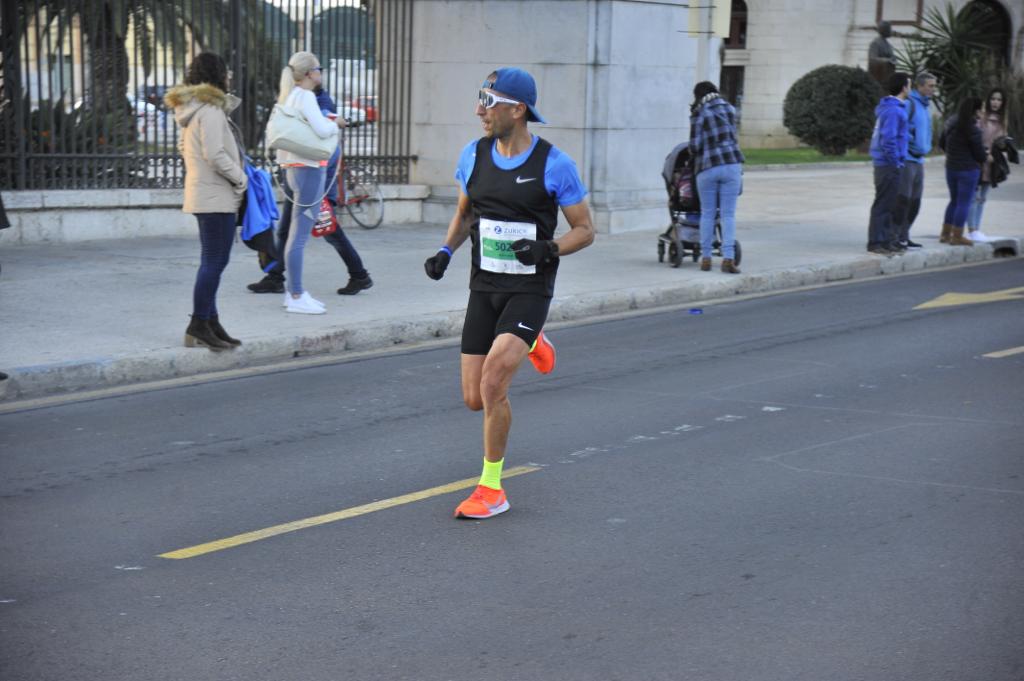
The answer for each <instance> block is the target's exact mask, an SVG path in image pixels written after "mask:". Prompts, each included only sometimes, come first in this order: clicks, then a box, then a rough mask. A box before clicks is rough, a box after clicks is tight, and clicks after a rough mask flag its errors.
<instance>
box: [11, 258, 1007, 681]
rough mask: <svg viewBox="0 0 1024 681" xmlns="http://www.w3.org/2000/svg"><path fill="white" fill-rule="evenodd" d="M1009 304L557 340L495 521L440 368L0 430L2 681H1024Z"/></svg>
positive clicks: (605, 325) (597, 331)
mask: <svg viewBox="0 0 1024 681" xmlns="http://www.w3.org/2000/svg"><path fill="white" fill-rule="evenodd" d="M1021 286H1024V262H1022V261H1020V260H1014V261H1007V262H997V263H992V264H986V265H983V266H974V267H966V268H961V269H956V270H948V271H943V272H936V273H929V274H925V275H919V276H907V277H887V278H885V279H881V280H875V281H871V282H866V283H859V284H851V285H843V286H835V287H827V288H820V289H815V290H809V291H803V292H797V293H790V294H785V295H777V296H772V297H762V298H755V299H748V300H740V301H735V302H730V303H724V304H716V305H710V306H707V307H705V308H704V309H703V310H702V313H701V314H693V313H691V311H690V310H686V309H682V310H676V311H672V312H667V313H661V314H655V315H646V316H635V317H631V318H625V319H620V320H617V321H609V322H601V323H593V324H580V325H575V326H569V327H563V328H559V329H555V330H553V331H552V332H551V335H552V338H553V339H554V341H555V343H556V344H557V347H558V351H559V364H558V368H557V370H556V372H555V373H553V374H552V375H550V376H548V377H540V376H538V375H536V374H535V373H533V371H532V369H530V368H529V367H528V366H527V367H524V369H523V371H522V372H521V374H520V376H519V377H517V379H516V383H515V385H514V388H513V397H512V401H513V409H514V424H513V435H512V441H511V446H510V453H509V460H508V463H507V467H509V468H512V467H517V466H524V465H529V466H530V467H531V470H529V471H528V472H524V473H523V474H521V475H518V476H516V477H513V478H510V479H508V480H507V482H506V484H505V487H506V489H507V490H508V494H509V499H510V502H511V504H512V510H511V511H510V512H509V513H506V514H504V515H502V516H499V517H497V518H494V519H491V520H488V521H483V522H475V521H456V520H453V519H452V518H451V512H452V510H453V508H454V506H455V505H456V504H457V503H458V501H459V500H460V499H461V498H462V497H463V496H465V494H466V493H467V492H466V490H458V491H451V492H448V493H442V491H438V490H436V489H435V488H437V487H439V486H443V485H447V484H449V483H453V482H456V481H460V480H464V479H468V478H475V477H476V476H477V475H478V474H479V467H480V458H481V451H480V444H479V443H480V415H479V414H474V413H471V412H468V411H467V410H466V409H465V408H464V407H463V406H462V404H461V400H460V397H459V378H458V375H457V371H458V354H457V348H455V347H454V346H451V345H447V346H439V347H433V348H429V349H425V350H419V351H414V352H404V353H396V354H388V355H382V356H379V357H375V358H370V359H364V360H360V361H350V362H346V363H341V364H336V365H330V366H321V367H316V368H310V369H303V370H297V371H291V370H290V371H278V372H274V373H268V374H265V375H259V376H255V377H250V378H244V379H236V380H226V381H220V382H212V383H207V384H202V385H196V386H190V387H182V388H174V389H164V390H156V391H150V392H139V393H136V394H132V395H126V396H122V397H117V398H109V399H99V400H92V401H83V402H77V403H72V404H64V405H59V406H53V407H47V408H38V409H33V410H30V411H21V412H14V413H7V414H4V415H0V471H2V481H0V678H3V679H4V680H5V681H22V680H29V679H32V680H35V679H40V680H41V679H60V680H61V681H72V680H76V679H89V680H95V679H103V680H105V681H113V680H121V679H124V680H128V679H132V680H136V679H145V680H147V681H159V680H163V679H181V680H190V681H196V680H205V679H211V680H214V679H215V680H218V681H219V680H230V679H239V680H245V681H256V680H260V681H262V680H275V681H276V680H297V681H320V680H324V681H326V680H355V681H362V680H376V679H387V680H393V679H417V680H419V679H422V680H425V681H433V680H443V679H453V680H458V681H461V680H468V679H488V680H493V681H502V680H520V679H521V680H547V679H552V680H559V681H561V680H577V679H578V680H581V681H583V680H587V681H605V680H607V681H611V680H613V679H620V680H622V681H634V680H648V679H651V680H653V679H666V680H669V679H671V680H673V681H675V680H680V679H686V680H704V679H708V680H726V681H728V680H733V679H736V680H739V679H743V680H748V679H750V680H765V681H768V680H779V681H803V680H807V681H822V680H824V679H828V680H829V681H843V680H854V679H863V680H865V681H876V680H890V679H900V680H911V681H916V680H921V681H925V680H927V681H936V680H941V679H949V680H955V681H970V680H978V681H1003V680H1007V681H1009V680H1015V681H1020V679H1024V644H1022V641H1024V607H1022V606H1024V595H1022V594H1024V571H1022V565H1024V435H1022V426H1024V411H1022V409H1021V404H1022V403H1024V402H1022V399H1024V380H1022V369H1024V353H1017V354H1005V355H1003V356H995V357H986V356H985V355H986V354H990V353H998V352H999V351H1004V350H1009V349H1012V348H1020V347H1021V346H1024V301H1022V299H1021V298H1020V297H1015V296H1020V292H1017V293H1015V294H1013V293H1011V294H1010V295H1008V296H1006V297H1007V298H1008V299H1006V300H995V301H992V302H985V303H975V304H962V305H954V306H947V307H937V308H931V309H920V310H914V309H913V308H914V307H916V306H917V305H920V304H922V303H925V302H927V301H930V300H933V299H935V298H937V297H938V296H940V295H942V294H946V293H949V292H957V293H975V294H980V293H987V292H993V291H1003V290H1007V289H1015V288H1019V287H1021ZM532 469H536V470H532ZM424 490H426V491H425V492H424V493H423V494H422V495H418V497H416V498H413V499H410V498H408V497H405V496H404V495H410V494H413V493H417V492H422V491H424ZM414 496H415V495H414ZM419 497H422V498H419ZM396 498H398V499H397V500H396V501H394V502H389V503H390V504H391V505H390V507H387V508H381V509H379V510H374V509H375V508H377V507H370V508H364V509H362V510H364V511H367V512H364V513H362V514H360V515H354V513H355V512H353V513H352V514H350V515H353V517H343V518H341V519H335V520H334V521H333V522H321V523H320V524H314V525H312V526H310V527H305V528H303V529H295V530H294V531H291V532H287V533H282V534H277V535H276V536H269V537H266V538H261V539H258V540H255V541H251V542H249V543H244V544H240V545H234V546H228V547H226V548H222V549H221V550H215V551H210V552H208V553H203V554H201V555H195V556H193V557H186V558H177V559H174V558H165V557H160V554H165V553H168V552H172V551H175V550H179V549H185V548H188V547H194V546H197V545H203V544H204V543H207V542H212V541H214V540H220V539H224V538H229V537H233V536H235V535H238V534H240V533H247V532H251V531H256V530H261V529H264V528H270V527H275V526H279V525H280V524H282V523H288V522H291V521H299V520H303V519H307V518H314V517H317V516H321V515H323V514H330V513H333V512H336V511H344V510H346V509H352V508H355V507H360V506H363V505H366V504H371V503H372V502H376V501H381V500H393V499H396ZM383 506H388V504H383ZM342 515H345V514H342ZM320 520H321V521H323V520H324V519H323V518H321V519H320Z"/></svg>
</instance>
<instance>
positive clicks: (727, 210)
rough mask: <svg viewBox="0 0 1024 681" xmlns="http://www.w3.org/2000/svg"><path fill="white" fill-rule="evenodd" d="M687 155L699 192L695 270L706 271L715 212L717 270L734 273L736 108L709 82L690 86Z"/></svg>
mask: <svg viewBox="0 0 1024 681" xmlns="http://www.w3.org/2000/svg"><path fill="white" fill-rule="evenodd" d="M690 157H691V158H692V159H693V164H694V167H693V172H694V175H696V177H697V192H698V193H699V194H700V206H701V211H700V252H701V261H700V269H701V270H702V271H704V272H708V271H710V270H711V244H712V242H713V241H714V239H715V211H716V209H719V210H720V211H721V222H722V271H723V272H726V273H729V274H739V273H740V270H739V268H738V267H736V263H735V262H734V258H735V255H736V200H737V198H738V197H739V195H740V189H741V187H742V186H743V166H742V164H743V152H741V151H740V146H739V143H738V142H737V141H736V109H734V108H733V106H732V105H731V104H729V102H727V101H725V99H723V98H722V96H721V95H720V94H719V93H718V88H716V87H715V86H714V84H712V83H709V82H708V81H702V82H700V83H697V85H696V86H695V87H694V88H693V105H692V106H691V107H690Z"/></svg>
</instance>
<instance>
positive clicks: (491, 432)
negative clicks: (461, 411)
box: [455, 333, 529, 518]
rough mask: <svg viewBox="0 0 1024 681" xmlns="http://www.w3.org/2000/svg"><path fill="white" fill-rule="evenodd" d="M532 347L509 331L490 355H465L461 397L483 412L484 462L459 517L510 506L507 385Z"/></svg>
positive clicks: (458, 510)
mask: <svg viewBox="0 0 1024 681" xmlns="http://www.w3.org/2000/svg"><path fill="white" fill-rule="evenodd" d="M528 352H529V346H527V344H526V342H525V341H524V340H523V339H522V338H519V337H518V336H515V335H513V334H510V333H503V334H500V335H499V336H498V337H497V338H496V339H495V340H494V343H493V344H492V346H491V350H490V351H489V352H488V353H487V355H468V354H463V355H462V397H463V400H465V402H466V406H468V407H469V408H470V409H472V410H474V411H479V410H480V409H483V412H484V428H483V430H484V464H483V473H482V474H481V476H480V482H479V484H478V485H477V487H476V489H475V490H474V491H473V493H472V494H471V495H470V496H469V498H468V499H466V500H465V501H463V502H462V503H461V504H459V505H458V507H457V508H456V509H455V517H456V518H490V517H492V516H495V515H498V514H499V513H504V512H505V511H507V510H508V509H509V505H508V498H507V497H506V496H505V491H504V490H503V489H502V488H501V471H502V467H503V466H504V463H505V448H506V446H507V445H508V433H509V429H510V428H511V425H512V406H511V405H510V404H509V400H508V388H509V385H511V383H512V378H513V377H514V376H515V373H516V370H517V369H518V368H519V365H520V364H521V363H522V361H523V359H524V358H525V357H526V354H527V353H528Z"/></svg>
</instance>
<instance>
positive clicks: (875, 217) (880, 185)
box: [868, 166, 886, 251]
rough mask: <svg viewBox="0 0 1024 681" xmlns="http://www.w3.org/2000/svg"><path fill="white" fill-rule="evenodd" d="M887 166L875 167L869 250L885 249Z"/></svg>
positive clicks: (869, 225)
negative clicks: (885, 176) (885, 177)
mask: <svg viewBox="0 0 1024 681" xmlns="http://www.w3.org/2000/svg"><path fill="white" fill-rule="evenodd" d="M885 170H886V168H885V167H884V166H875V168H874V173H873V174H874V182H875V200H874V202H873V203H872V204H871V218H870V220H869V221H868V250H869V251H870V250H872V249H885V244H884V243H882V241H883V238H884V236H885V235H884V225H883V222H884V220H885V210H884V207H883V201H884V199H885V185H884V182H883V177H884V172H885Z"/></svg>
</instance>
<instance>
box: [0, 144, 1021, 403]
mask: <svg viewBox="0 0 1024 681" xmlns="http://www.w3.org/2000/svg"><path fill="white" fill-rule="evenodd" d="M652 168H653V170H652V172H658V169H659V165H658V163H654V164H653V165H652ZM1014 170H1016V169H1014ZM744 182H745V186H744V193H743V195H742V196H741V197H740V203H739V207H738V219H737V225H738V229H737V238H738V240H739V241H740V243H741V246H742V263H741V264H740V269H741V270H742V274H740V275H727V274H723V273H722V272H720V271H719V269H718V265H719V259H718V258H716V259H715V261H714V269H713V270H712V271H711V272H700V271H699V269H698V267H697V265H696V264H695V263H693V262H692V261H690V260H689V259H687V260H686V261H684V263H683V265H682V266H681V267H680V268H678V269H674V268H672V267H670V266H669V265H668V263H667V258H666V262H665V263H659V262H658V259H657V236H658V234H659V233H660V231H658V230H644V231H635V232H628V233H624V234H616V235H603V234H599V235H597V239H596V240H595V243H594V245H593V246H591V247H590V248H588V249H586V250H584V251H582V252H580V253H577V254H574V255H571V256H569V257H566V258H564V259H563V261H562V265H561V268H560V270H559V275H558V282H557V285H556V291H555V293H556V297H555V300H554V302H553V305H552V308H551V314H550V317H549V324H550V325H551V326H552V327H553V328H556V327H557V322H563V321H568V320H581V319H587V318H593V317H598V316H601V315H608V314H615V313H622V312H626V311H630V310H641V309H654V308H658V307H666V306H673V305H684V304H687V303H696V302H698V301H710V300H715V299H724V298H729V297H732V296H736V295H739V294H747V293H757V292H765V291H777V290H782V289H788V288H793V287H799V286H812V285H818V284H824V283H827V282H835V281H843V280H853V279H863V278H867V277H875V276H884V275H891V274H897V273H900V272H910V271H915V270H922V269H926V268H927V269H932V268H939V267H947V266H953V265H957V264H961V263H964V262H971V261H981V260H985V259H989V258H992V257H993V253H994V251H996V248H994V247H993V245H991V244H978V245H975V246H973V247H952V246H946V245H942V244H939V243H938V233H939V229H940V226H941V223H942V216H943V211H944V210H945V206H946V202H947V200H948V193H947V189H946V186H945V174H944V171H943V168H942V166H941V164H940V163H929V164H928V166H927V170H926V180H925V196H924V201H923V205H922V209H921V213H920V215H919V217H918V218H917V221H916V223H915V225H914V228H913V231H912V233H911V237H912V238H913V239H914V240H916V241H918V242H920V243H922V244H923V245H924V248H923V249H921V250H919V251H916V252H915V251H912V252H909V253H907V254H906V255H903V256H898V257H893V258H884V257H881V256H877V255H872V254H869V253H867V252H866V251H865V247H866V234H867V227H866V225H867V218H868V210H869V207H870V204H871V200H872V197H873V187H872V179H871V169H870V167H868V166H867V165H865V164H859V163H858V164H849V165H846V166H843V167H835V166H833V165H830V166H824V167H814V166H808V167H804V168H799V169H792V168H790V169H785V170H779V171H766V170H758V169H751V170H748V171H747V172H746V174H745V179H744ZM385 217H386V216H385ZM665 224H666V225H667V224H668V213H667V210H666V220H665ZM983 225H984V227H985V231H986V232H987V233H988V234H989V235H999V236H1000V237H1008V238H1007V239H1003V240H1000V241H999V242H997V244H996V246H997V248H998V249H999V250H1000V252H1005V249H1012V252H1014V253H1017V254H1019V252H1020V238H1021V237H1024V172H1015V174H1014V175H1012V176H1011V177H1010V179H1009V181H1008V182H1007V183H1005V184H1004V185H1001V186H1000V187H998V188H996V189H995V190H993V191H992V192H990V194H989V200H988V203H987V205H986V210H985V216H984V220H983ZM445 228H446V226H445V225H425V224H423V225H414V226H393V225H388V224H386V223H385V224H384V225H383V226H381V227H380V228H378V229H377V230H374V231H364V230H361V229H358V228H355V229H349V230H347V233H348V235H349V237H350V239H351V240H352V242H353V243H354V244H355V245H356V247H357V249H358V250H359V252H360V254H361V255H362V257H363V260H364V262H365V264H366V267H367V269H368V270H369V271H370V273H371V276H372V277H373V280H374V286H373V288H371V289H369V290H368V291H363V292H362V293H360V294H358V295H356V296H339V295H336V294H335V290H336V289H337V288H339V287H340V286H343V285H344V284H345V282H346V281H347V275H346V273H345V270H344V267H343V264H342V262H341V259H340V258H339V257H338V256H337V255H336V254H335V252H334V250H333V249H332V248H331V247H330V246H329V245H328V244H326V243H321V241H322V240H321V239H311V242H310V244H309V245H308V246H307V249H306V266H305V272H304V275H303V279H304V285H305V287H306V288H307V289H308V290H309V291H310V292H311V293H312V294H313V295H314V296H315V297H317V298H319V299H320V300H322V301H324V302H325V303H326V305H327V314H325V315H316V316H308V315H297V314H288V313H286V312H285V311H284V309H283V307H282V305H281V303H282V296H281V295H280V294H262V295H257V294H253V293H250V292H249V291H247V290H246V284H247V283H249V282H253V281H257V280H258V279H259V278H260V276H261V272H260V271H259V267H258V265H257V262H256V253H255V252H254V251H251V250H249V249H248V248H246V247H245V245H244V244H242V243H241V242H238V243H237V244H236V245H235V248H234V250H233V251H232V260H231V262H230V263H229V265H228V268H227V270H226V271H225V273H224V276H223V279H222V282H221V288H220V293H219V296H218V308H219V310H220V316H221V321H222V322H223V324H224V326H225V327H226V328H227V329H228V330H229V331H230V332H231V334H232V335H234V336H236V337H238V338H240V339H242V340H243V341H244V345H243V346H242V347H241V348H239V349H238V350H235V351H226V352H220V353H213V352H210V351H209V350H206V349H203V348H193V349H189V348H185V347H184V346H183V344H182V343H183V336H184V331H185V327H186V326H187V325H188V321H189V313H190V312H191V299H192V298H191V296H192V284H193V281H194V278H195V272H196V268H197V267H198V264H199V244H198V240H197V239H192V238H146V239H132V240H107V241H91V242H80V243H69V244H33V245H25V246H6V247H4V248H3V250H2V252H0V267H2V275H0V329H2V331H0V371H4V372H6V373H8V374H10V378H9V379H8V380H6V381H0V399H2V400H6V401H12V400H23V399H29V398H37V397H44V396H47V395H54V394H59V393H66V392H69V391H81V390H89V389H98V388H108V387H113V386H118V385H123V384H128V383H135V382H142V381H154V380H159V379H168V378H175V377H182V376H191V375H195V374H200V373H206V372H216V371H223V370H227V369H236V368H241V367H250V366H257V365H262V364H269V363H275V362H282V361H287V360H288V359H289V358H294V357H301V356H308V355H314V354H325V353H331V354H332V355H334V356H338V357H343V356H344V353H347V352H353V351H366V350H373V349H380V348H387V347H392V346H396V345H399V344H407V343H413V342H419V341H427V340H432V339H438V338H456V337H458V335H459V334H460V332H461V327H462V315H463V310H464V308H465V303H466V298H467V282H468V276H469V248H468V243H467V245H466V246H464V247H463V248H462V249H460V250H459V251H457V252H456V254H455V257H454V259H453V261H452V266H451V267H450V268H449V270H448V272H447V274H446V275H445V277H444V279H442V280H441V281H440V282H434V281H431V280H430V279H428V278H427V277H426V275H425V274H424V272H423V260H424V259H425V258H427V257H428V256H430V255H431V254H432V253H434V252H435V251H436V249H437V247H438V246H440V244H441V243H442V239H443V237H444V233H445ZM563 351H566V350H563ZM570 351H571V350H570ZM453 352H457V350H455V349H453Z"/></svg>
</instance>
